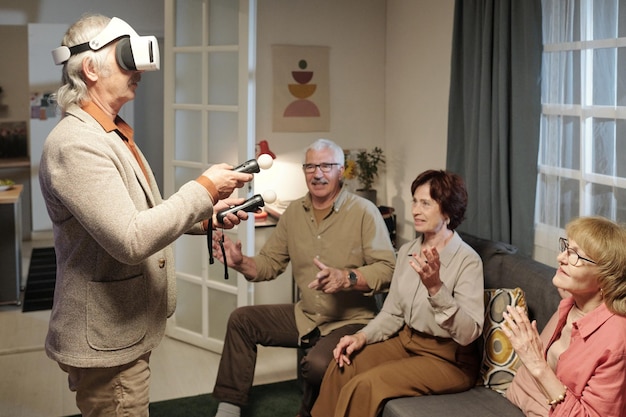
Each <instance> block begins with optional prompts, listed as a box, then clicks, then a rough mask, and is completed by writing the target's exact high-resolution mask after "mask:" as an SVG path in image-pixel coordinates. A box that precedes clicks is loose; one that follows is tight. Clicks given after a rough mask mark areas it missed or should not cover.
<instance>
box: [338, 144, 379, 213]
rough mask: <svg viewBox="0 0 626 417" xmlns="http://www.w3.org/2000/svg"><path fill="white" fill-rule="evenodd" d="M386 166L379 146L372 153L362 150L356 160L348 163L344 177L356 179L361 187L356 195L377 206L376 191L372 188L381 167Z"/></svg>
mask: <svg viewBox="0 0 626 417" xmlns="http://www.w3.org/2000/svg"><path fill="white" fill-rule="evenodd" d="M384 164H385V156H384V155H383V150H382V149H381V148H379V147H378V146H377V147H375V148H374V149H372V150H371V151H370V152H368V151H365V150H362V151H359V153H358V154H357V155H356V159H352V160H350V159H348V160H347V161H346V171H345V173H344V175H345V177H346V178H348V179H352V178H356V179H357V180H358V181H359V183H360V185H361V186H360V188H358V189H357V190H356V193H357V194H359V195H361V196H362V197H365V198H367V199H368V200H370V201H372V202H373V203H374V204H376V190H374V189H373V188H372V186H373V185H374V181H375V180H376V178H377V177H378V169H379V167H380V165H384Z"/></svg>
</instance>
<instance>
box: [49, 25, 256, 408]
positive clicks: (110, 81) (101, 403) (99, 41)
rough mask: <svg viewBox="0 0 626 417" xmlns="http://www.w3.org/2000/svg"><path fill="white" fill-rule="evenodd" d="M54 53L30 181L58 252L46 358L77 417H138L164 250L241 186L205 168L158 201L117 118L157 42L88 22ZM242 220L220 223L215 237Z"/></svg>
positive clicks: (156, 323)
mask: <svg viewBox="0 0 626 417" xmlns="http://www.w3.org/2000/svg"><path fill="white" fill-rule="evenodd" d="M61 45H62V46H60V47H59V48H56V49H55V50H54V51H53V58H54V60H55V63H56V64H63V79H62V84H63V85H62V86H61V87H60V89H59V90H58V92H57V94H56V99H57V103H58V105H59V107H60V108H61V109H62V110H63V113H64V114H63V118H62V119H61V121H60V122H59V123H58V125H57V126H56V127H55V128H54V129H53V130H52V132H51V133H50V135H49V136H48V138H47V139H46V142H45V144H44V149H43V154H42V158H41V166H40V171H39V178H40V182H41V188H42V193H43V196H44V199H45V201H46V206H47V209H48V213H49V215H50V218H51V219H52V223H53V231H54V246H55V249H56V253H57V281H56V288H55V296H54V304H53V307H52V313H51V316H50V324H49V330H48V335H47V338H46V352H47V354H48V356H49V357H50V358H52V359H53V360H55V361H57V362H58V363H59V366H60V367H61V369H63V370H64V371H65V372H67V373H68V380H69V387H70V389H71V390H72V391H75V392H76V404H77V406H78V408H79V409H80V411H81V413H82V414H83V415H85V416H122V415H123V416H126V415H132V416H147V415H148V403H149V376H150V369H149V358H150V353H151V351H152V349H154V348H155V347H156V346H157V345H158V343H159V342H160V340H161V338H162V336H163V334H164V330H165V322H166V318H167V317H168V316H170V315H171V314H172V313H173V312H174V308H175V305H176V294H175V274H174V267H173V254H172V250H171V248H170V244H171V243H172V242H173V241H174V240H175V239H176V238H178V237H179V236H180V235H182V234H183V233H191V234H206V225H207V224H208V221H207V219H209V218H211V217H212V216H213V212H214V210H215V211H219V210H220V209H224V208H226V207H228V206H229V205H231V204H238V203H240V202H241V201H242V200H241V199H231V200H228V199H227V198H228V196H229V195H230V194H231V193H232V192H233V191H234V189H235V188H238V187H242V186H243V185H244V183H246V182H248V181H250V180H251V179H252V175H251V174H245V173H238V172H235V171H233V170H232V167H231V166H230V165H227V164H216V165H213V166H212V167H211V168H209V169H208V170H206V171H205V172H204V173H203V174H202V175H201V176H199V177H198V178H197V179H196V180H194V181H189V182H188V183H186V184H184V185H183V186H182V187H181V188H180V189H179V190H178V191H177V192H176V193H174V194H173V195H172V196H171V197H169V198H168V199H167V200H163V199H162V197H161V195H160V192H159V189H158V187H157V183H156V181H155V178H154V176H153V174H152V171H151V170H150V167H149V165H148V162H147V161H146V159H145V158H144V156H143V155H142V153H141V151H140V150H139V149H138V148H137V147H136V146H135V144H134V141H133V129H132V128H131V127H130V126H129V125H128V124H126V123H125V122H124V121H123V120H122V119H121V118H120V117H119V116H118V112H119V111H120V108H121V107H122V106H123V105H124V104H125V103H127V102H129V101H131V100H133V99H134V98H135V90H136V89H137V86H138V83H139V81H140V80H141V73H142V72H143V71H145V70H156V69H159V49H158V44H157V41H156V38H155V37H153V36H139V35H138V34H137V33H136V32H135V31H134V30H133V29H132V27H130V26H129V25H128V24H127V23H126V22H124V21H123V20H121V19H118V18H112V19H110V18H108V17H105V16H101V15H89V16H85V17H83V18H81V19H80V20H79V21H77V22H76V23H75V24H73V25H72V26H71V27H70V28H69V29H68V31H67V33H66V34H65V37H64V38H63V41H62V44H61ZM155 139H156V138H155ZM224 199H226V200H224ZM220 200H221V201H220ZM246 218H247V214H246V213H244V212H239V213H237V215H234V214H231V215H229V216H228V217H227V218H226V219H225V220H224V223H225V224H224V226H226V227H233V226H234V225H235V224H238V223H239V222H240V220H241V219H246Z"/></svg>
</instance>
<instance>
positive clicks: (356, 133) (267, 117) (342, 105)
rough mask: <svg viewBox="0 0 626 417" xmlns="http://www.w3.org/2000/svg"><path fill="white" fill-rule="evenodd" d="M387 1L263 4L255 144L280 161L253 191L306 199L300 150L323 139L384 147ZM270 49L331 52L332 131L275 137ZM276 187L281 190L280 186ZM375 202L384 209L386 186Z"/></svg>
mask: <svg viewBox="0 0 626 417" xmlns="http://www.w3.org/2000/svg"><path fill="white" fill-rule="evenodd" d="M385 26H386V18H385V0H341V1H337V0H316V1H309V0H271V1H268V0H260V1H259V3H258V43H257V70H258V71H257V122H256V123H257V126H256V132H257V138H258V139H259V140H260V139H267V140H268V141H269V143H270V146H271V149H272V151H274V153H276V154H277V155H278V159H277V160H276V161H275V165H274V166H273V167H272V169H271V170H268V171H265V172H264V171H262V172H261V173H260V174H259V175H257V179H256V180H255V191H257V192H262V191H264V190H265V189H268V188H269V189H273V190H274V191H276V193H277V195H278V198H279V199H283V200H292V199H294V198H298V197H300V196H302V195H303V194H304V193H305V192H306V186H305V183H304V176H303V174H302V169H301V165H302V159H303V156H304V153H303V151H304V149H305V148H306V147H307V146H308V145H309V144H311V143H312V142H313V141H314V140H315V139H318V138H320V137H325V138H328V139H331V140H333V141H335V142H337V143H338V144H339V145H340V146H342V147H343V148H372V147H374V146H376V145H378V146H381V147H383V148H384V144H385V139H384V136H385V128H384V126H385ZM274 44H290V45H315V46H328V47H330V64H329V66H330V112H331V117H330V119H331V120H330V131H329V132H310V133H309V132H307V133H285V132H273V131H272V61H271V46H272V45H274ZM277 184H280V185H279V186H277ZM379 188H382V190H381V191H382V196H381V197H379V203H382V202H384V200H385V196H384V186H381V187H379Z"/></svg>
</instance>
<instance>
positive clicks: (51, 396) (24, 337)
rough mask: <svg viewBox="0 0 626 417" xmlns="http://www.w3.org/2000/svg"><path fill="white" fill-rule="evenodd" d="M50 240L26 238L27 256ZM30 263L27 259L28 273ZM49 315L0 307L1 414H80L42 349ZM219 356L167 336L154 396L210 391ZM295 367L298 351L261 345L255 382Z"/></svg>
mask: <svg viewBox="0 0 626 417" xmlns="http://www.w3.org/2000/svg"><path fill="white" fill-rule="evenodd" d="M47 243H49V242H34V243H31V242H24V248H23V252H24V254H25V255H27V256H29V255H30V251H31V248H32V247H36V246H46V244H47ZM47 246H50V245H49V244H47ZM28 261H29V259H28V258H27V257H25V259H24V263H23V265H25V267H24V270H25V271H27V270H28ZM23 283H25V281H24V282H23ZM49 318H50V311H34V312H28V313H22V310H21V307H20V306H14V305H5V306H0V417H61V416H67V415H72V414H78V412H79V411H78V409H77V408H76V405H75V402H74V395H73V393H72V392H70V390H69V389H68V387H67V377H66V374H65V373H63V371H61V370H60V369H59V367H58V365H57V364H56V363H55V362H53V361H52V360H50V359H48V357H47V356H46V353H45V352H44V349H43V344H44V339H45V335H46V332H47V329H48V320H49ZM219 358H220V357H219V355H218V354H215V353H212V352H209V351H206V350H204V349H200V348H197V347H195V346H191V345H189V344H187V343H183V342H180V341H177V340H174V339H171V338H169V337H165V338H164V339H163V341H162V343H161V344H160V346H159V347H158V348H157V349H155V351H154V352H153V354H152V357H151V359H150V365H151V366H150V367H151V370H152V376H151V387H150V400H151V401H160V400H166V399H172V398H180V397H186V396H190V395H198V394H204V393H208V392H211V391H212V390H213V385H214V383H215V377H216V374H217V366H218V363H219ZM295 365H296V352H295V350H294V349H282V348H263V347H259V356H258V360H257V368H256V374H255V379H254V384H255V385H257V384H266V383H270V382H277V381H284V380H289V379H294V378H295V377H296V367H295ZM294 411H297V410H294ZM294 414H295V413H294ZM207 417H210V416H207Z"/></svg>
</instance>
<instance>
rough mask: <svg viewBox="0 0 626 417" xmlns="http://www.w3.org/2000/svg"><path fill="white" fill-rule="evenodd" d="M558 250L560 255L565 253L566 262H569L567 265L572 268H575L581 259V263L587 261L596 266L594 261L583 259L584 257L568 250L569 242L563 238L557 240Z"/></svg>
mask: <svg viewBox="0 0 626 417" xmlns="http://www.w3.org/2000/svg"><path fill="white" fill-rule="evenodd" d="M559 249H560V250H561V253H563V252H565V251H567V262H569V264H570V265H572V266H576V265H577V264H578V261H580V260H581V259H582V260H583V261H587V262H589V263H592V264H594V265H595V264H596V261H592V260H591V259H589V258H585V257H584V256H580V255H579V254H578V252H576V251H575V250H574V249H572V248H570V247H569V242H568V241H567V239H565V238H564V237H560V238H559Z"/></svg>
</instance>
